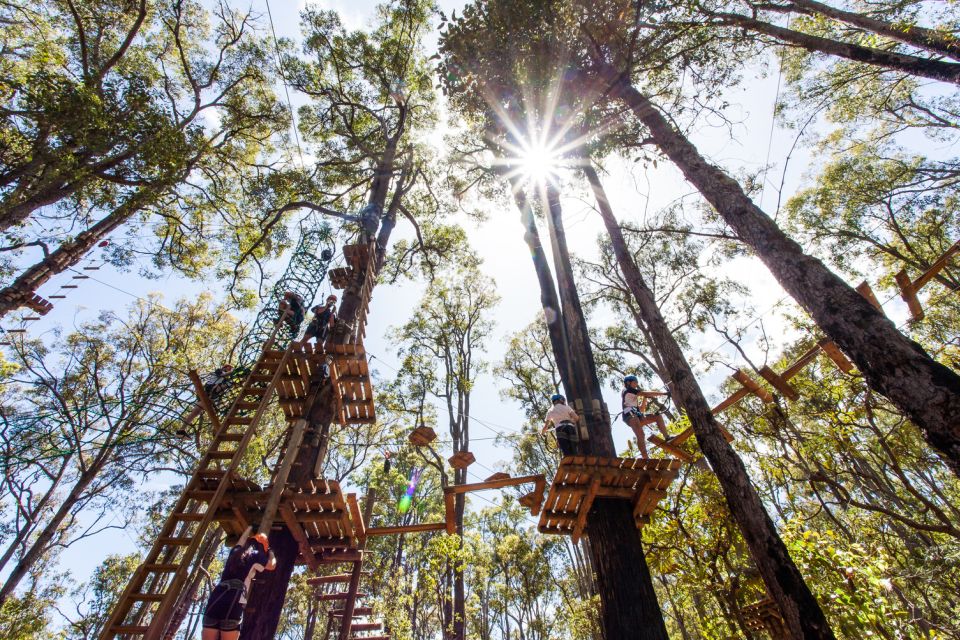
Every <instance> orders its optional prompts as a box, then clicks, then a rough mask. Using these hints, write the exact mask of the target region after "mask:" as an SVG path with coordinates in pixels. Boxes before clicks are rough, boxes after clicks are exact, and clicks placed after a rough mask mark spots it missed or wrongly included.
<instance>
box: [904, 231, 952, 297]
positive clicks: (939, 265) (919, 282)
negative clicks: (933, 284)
mask: <svg viewBox="0 0 960 640" xmlns="http://www.w3.org/2000/svg"><path fill="white" fill-rule="evenodd" d="M958 251H960V240H957V241H956V242H954V243H953V246H952V247H950V248H949V249H947V250H946V251H944V252H943V255H942V256H940V257H939V258H937V260H936V262H934V263H933V264H932V265H930V266H929V267H927V270H926V271H924V272H923V273H922V274H921V275H920V277H919V278H917V279H916V280H914V281H913V288H914V290H915V291H919V290H920V289H922V288H923V287H925V286H926V284H927V283H928V282H930V280H932V279H933V278H934V276H936V275H937V274H938V273H940V272H941V271H943V269H944V267H946V266H947V263H948V262H950V259H951V258H952V257H953V256H954V254H955V253H957V252H958Z"/></svg>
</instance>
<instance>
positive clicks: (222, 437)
mask: <svg viewBox="0 0 960 640" xmlns="http://www.w3.org/2000/svg"><path fill="white" fill-rule="evenodd" d="M215 440H218V441H220V442H240V441H241V440H243V434H242V433H221V434H219V435H218V436H217V437H216V438H215Z"/></svg>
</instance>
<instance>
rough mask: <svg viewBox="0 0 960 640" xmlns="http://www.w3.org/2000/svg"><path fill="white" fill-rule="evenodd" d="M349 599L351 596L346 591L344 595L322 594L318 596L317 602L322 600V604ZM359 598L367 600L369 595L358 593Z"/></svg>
mask: <svg viewBox="0 0 960 640" xmlns="http://www.w3.org/2000/svg"><path fill="white" fill-rule="evenodd" d="M349 597H350V594H349V593H347V592H345V591H344V592H343V593H322V594H320V595H318V596H317V600H320V601H321V602H330V601H332V600H346V599H347V598H349ZM357 597H358V598H366V597H367V594H365V593H358V594H357Z"/></svg>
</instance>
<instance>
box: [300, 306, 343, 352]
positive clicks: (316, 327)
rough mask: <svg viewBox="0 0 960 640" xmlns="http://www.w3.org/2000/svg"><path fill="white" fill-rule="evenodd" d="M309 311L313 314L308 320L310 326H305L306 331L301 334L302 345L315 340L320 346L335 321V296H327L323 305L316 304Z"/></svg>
mask: <svg viewBox="0 0 960 640" xmlns="http://www.w3.org/2000/svg"><path fill="white" fill-rule="evenodd" d="M310 311H312V312H313V318H311V319H310V324H308V325H307V330H306V332H304V334H303V344H306V343H307V342H309V341H310V338H316V339H317V344H318V345H322V344H323V343H324V342H325V341H326V339H327V335H328V334H329V333H330V329H332V328H333V325H334V323H335V322H336V321H337V296H335V295H333V294H332V293H331V294H330V295H329V296H327V303H326V304H325V305H322V306H321V305H319V304H318V305H316V306H315V307H313V308H312V309H310Z"/></svg>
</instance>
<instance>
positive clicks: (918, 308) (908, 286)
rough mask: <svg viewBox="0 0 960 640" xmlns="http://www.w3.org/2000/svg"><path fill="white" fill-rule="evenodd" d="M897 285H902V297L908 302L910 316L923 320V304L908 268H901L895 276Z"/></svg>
mask: <svg viewBox="0 0 960 640" xmlns="http://www.w3.org/2000/svg"><path fill="white" fill-rule="evenodd" d="M893 279H894V280H896V281H897V286H898V287H900V297H901V298H903V301H904V302H906V303H907V307H909V309H910V318H911V319H912V320H923V305H922V304H920V300H919V299H917V288H916V286H914V284H913V281H912V280H911V279H910V276H909V275H907V271H906V269H901V270H900V271H898V272H897V273H896V274H895V275H894V276H893Z"/></svg>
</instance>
